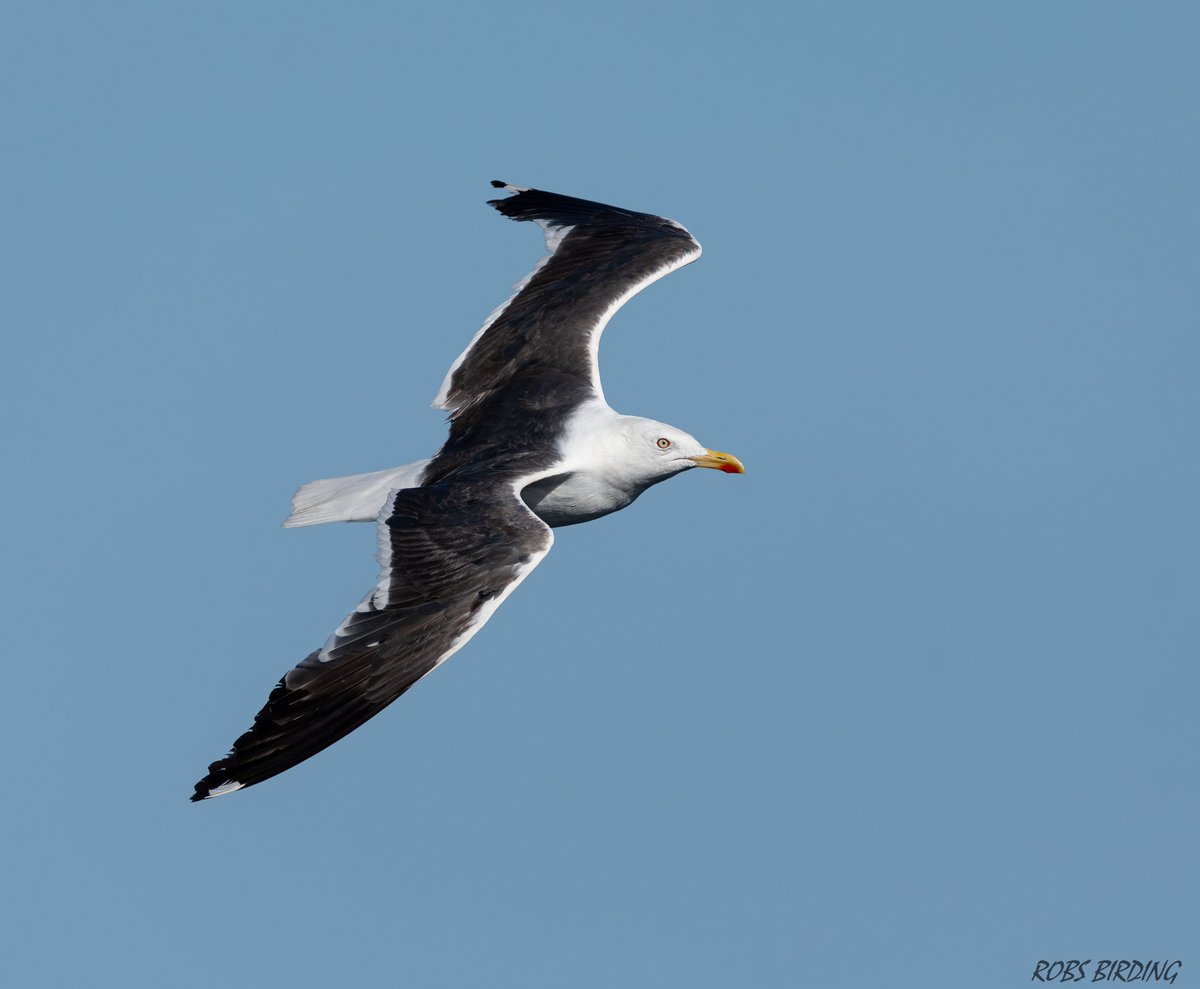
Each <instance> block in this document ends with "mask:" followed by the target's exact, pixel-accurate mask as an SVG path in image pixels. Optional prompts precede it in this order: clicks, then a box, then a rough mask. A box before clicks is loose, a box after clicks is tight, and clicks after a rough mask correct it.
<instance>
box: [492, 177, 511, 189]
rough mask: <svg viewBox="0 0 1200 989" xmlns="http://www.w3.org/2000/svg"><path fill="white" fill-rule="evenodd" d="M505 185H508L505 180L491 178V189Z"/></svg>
mask: <svg viewBox="0 0 1200 989" xmlns="http://www.w3.org/2000/svg"><path fill="white" fill-rule="evenodd" d="M506 185H508V183H507V182H501V181H500V180H499V179H492V188H493V189H503V188H504V187H505V186H506Z"/></svg>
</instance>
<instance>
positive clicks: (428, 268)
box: [0, 0, 1200, 989]
mask: <svg viewBox="0 0 1200 989" xmlns="http://www.w3.org/2000/svg"><path fill="white" fill-rule="evenodd" d="M1198 37H1200V17H1198V16H1197V14H1196V7H1195V5H1193V4H1186V3H1180V4H1116V3H1093V2H1078V3H1026V4H1011V3H1008V4H990V5H983V4H974V5H962V4H949V3H948V4H938V5H931V4H915V5H914V4H840V5H833V4H829V5H821V6H811V5H803V6H799V7H791V6H788V7H785V6H783V5H780V6H778V7H776V6H769V5H766V4H757V3H750V4H738V5H733V6H729V5H724V4H722V5H719V6H718V5H710V4H704V3H698V4H697V3H688V4H683V3H680V4H664V3H650V4H644V3H629V2H622V0H617V2H606V3H603V4H599V3H596V4H587V5H582V4H574V3H566V2H556V3H546V4H531V3H520V2H516V3H513V2H508V3H488V4H464V5H459V6H454V7H446V8H445V9H440V10H436V11H435V10H434V9H432V6H431V5H424V6H421V7H417V6H415V5H407V4H403V5H402V4H399V3H396V4H383V3H338V4H333V3H328V4H315V3H309V4H292V3H286V4H285V3H276V4H269V3H257V4H233V3H217V4H212V3H208V4H199V5H197V4H162V3H144V4H134V3H122V4H74V5H70V4H66V5H61V4H32V3H31V4H16V3H10V4H6V5H5V8H4V14H3V18H2V23H0V77H2V78H3V86H4V98H3V109H2V110H0V112H2V113H3V135H4V149H5V150H4V152H3V161H2V162H0V168H2V169H3V174H4V178H3V185H4V194H3V214H2V216H0V230H2V234H0V236H2V237H3V257H2V259H0V260H2V263H3V280H4V289H3V293H2V300H3V301H2V306H3V313H2V318H3V325H4V329H5V339H6V344H5V348H4V353H5V359H4V360H3V362H2V365H0V373H2V375H3V380H2V388H3V400H4V410H3V421H4V426H5V428H4V444H5V449H4V464H5V468H6V471H5V473H6V480H5V482H4V485H3V496H4V503H5V504H4V511H5V518H6V520H7V524H6V525H5V526H4V532H5V536H4V549H3V558H4V561H5V566H4V587H3V600H4V603H5V612H6V618H5V622H4V629H5V631H4V640H5V644H6V647H7V648H6V657H7V658H6V664H5V669H6V670H7V689H6V691H5V696H6V701H5V703H4V711H5V713H4V718H3V724H4V734H5V746H4V752H5V754H6V763H7V765H6V769H5V773H4V777H5V779H4V790H5V810H4V814H3V818H4V831H5V837H4V845H5V855H4V863H3V876H2V878H3V885H4V890H5V892H4V901H5V903H6V904H7V906H6V908H5V909H7V910H8V911H9V917H8V918H7V919H6V920H5V922H4V923H3V930H4V938H5V940H6V941H7V942H8V943H7V944H6V945H5V946H4V949H3V956H4V961H3V968H4V971H5V975H4V982H5V984H6V985H13V986H85V985H120V986H137V987H140V986H154V987H160V986H171V987H188V986H210V985H222V986H224V985H228V986H328V985H351V984H358V985H389V986H420V987H493V986H504V987H508V986H511V987H522V989H524V987H561V986H573V987H575V986H578V987H609V986H687V987H709V986H711V987H718V986H720V987H726V986H755V987H757V986H825V987H838V986H845V987H860V986H917V985H921V986H925V985H928V986H951V985H971V986H998V987H1003V986H1018V985H1026V984H1028V982H1029V978H1030V974H1031V973H1032V970H1033V967H1034V965H1035V964H1036V962H1037V961H1038V959H1042V958H1046V959H1055V958H1092V959H1100V958H1139V959H1143V958H1167V959H1174V958H1180V959H1182V960H1183V962H1184V968H1183V972H1182V975H1181V976H1180V981H1179V982H1178V983H1177V984H1180V985H1187V984H1192V983H1194V982H1195V980H1196V972H1197V969H1200V952H1197V951H1196V948H1197V946H1198V941H1200V939H1198V937H1197V934H1196V931H1197V929H1198V928H1197V922H1198V920H1200V911H1198V910H1197V871H1198V866H1200V856H1198V853H1197V833H1198V832H1200V820H1198V817H1200V802H1198V800H1197V795H1196V794H1197V787H1198V785H1200V783H1198V772H1197V770H1198V768H1200V767H1198V766H1197V750H1198V747H1200V731H1198V728H1197V695H1198V688H1200V677H1198V676H1197V672H1196V660H1197V645H1198V642H1200V617H1198V616H1200V607H1198V605H1200V563H1198V556H1200V526H1198V524H1197V506H1198V505H1200V469H1198V467H1197V463H1198V453H1200V444H1198V442H1197V424H1198V422H1200V397H1198V378H1200V340H1198V337H1197V331H1198V325H1197V323H1198V320H1197V313H1198V312H1200V298H1198V296H1200V290H1198V288H1197V284H1198V278H1197V273H1198V263H1200V247H1198V235H1197V220H1198V219H1200V217H1198V212H1200V211H1198V209H1197V196H1196V193H1197V176H1200V128H1198V126H1197V120H1198V119H1200V118H1198V112H1200V69H1198V67H1197V64H1198V63H1197V38H1198ZM494 177H498V178H501V179H506V180H508V181H510V182H515V183H518V184H525V185H535V186H540V187H544V188H548V189H552V190H556V191H561V192H566V193H571V194H575V195H581V196H586V197H590V198H597V199H601V200H604V201H608V202H614V203H617V204H620V205H623V206H628V207H632V208H635V209H642V210H650V211H653V212H659V213H663V214H665V215H667V216H671V217H674V218H676V219H678V220H680V221H681V222H683V223H685V224H686V225H687V226H688V227H689V228H690V229H691V230H692V231H694V232H695V234H696V235H697V236H698V237H699V238H700V239H701V240H702V241H703V243H704V244H705V247H706V252H705V256H704V258H703V259H702V260H701V261H700V263H698V264H696V265H695V266H693V267H691V268H688V269H687V270H685V271H683V272H680V273H679V274H676V275H674V276H672V277H671V278H670V279H668V280H667V281H665V282H662V283H660V284H658V285H656V286H654V287H653V288H652V289H651V290H650V291H649V292H647V293H646V294H645V295H644V296H642V297H640V298H638V299H636V300H635V301H634V302H633V303H632V304H631V305H630V306H629V307H628V308H627V309H626V310H625V311H623V312H622V313H621V314H620V315H619V316H618V318H617V319H616V320H615V321H614V324H613V325H612V327H611V328H610V332H609V334H608V335H607V338H606V341H605V346H604V351H603V355H602V357H603V365H604V368H605V372H606V385H607V391H608V397H609V399H610V401H611V402H612V403H613V404H614V405H615V406H617V407H618V408H620V409H623V410H625V411H629V412H637V413H643V414H647V415H652V416H654V417H656V418H661V419H665V420H668V421H670V422H673V423H676V424H678V425H679V426H681V427H683V428H685V429H688V430H689V431H691V432H694V433H695V434H696V435H697V436H699V437H700V438H701V439H702V440H703V441H705V442H706V443H708V444H709V445H711V446H714V447H717V448H719V449H727V450H731V451H733V452H735V453H737V454H739V455H740V456H742V458H743V459H744V460H745V462H746V464H747V465H748V467H749V471H750V472H749V474H748V475H747V476H745V477H725V476H722V475H719V474H713V473H709V472H699V473H693V474H690V475H688V476H686V477H684V478H681V479H678V480H675V481H673V482H672V483H670V484H668V485H664V486H662V487H660V488H657V489H655V490H654V491H652V492H650V493H649V494H648V495H647V496H646V497H645V498H644V499H643V500H642V501H641V502H639V503H638V504H637V505H636V506H634V507H633V508H632V509H631V510H629V511H627V512H625V513H623V514H621V515H619V516H615V517H613V518H610V519H607V520H604V521H601V522H598V523H596V524H593V525H590V526H584V527H581V528H577V529H573V530H566V531H563V532H561V533H560V534H559V539H558V544H557V546H556V548H555V550H554V552H553V554H552V555H551V557H550V558H549V560H548V561H547V562H546V563H545V564H544V565H543V566H542V567H541V568H540V569H539V570H538V571H537V572H536V573H535V574H534V575H533V576H532V577H531V578H530V579H529V581H528V582H527V584H526V585H525V586H524V587H523V588H521V590H520V592H519V593H517V594H516V595H514V597H513V598H512V599H511V600H510V601H509V603H508V604H506V605H505V607H504V608H503V609H502V610H501V611H500V612H499V614H498V615H497V617H496V619H495V620H494V621H493V622H492V623H491V625H489V626H488V628H487V629H486V630H485V631H484V632H483V633H482V634H481V635H480V636H479V637H478V638H477V639H475V641H473V642H472V643H471V645H470V646H469V648H468V649H467V650H465V651H464V652H463V653H462V654H461V655H460V656H458V657H457V658H455V660H454V661H453V662H452V663H450V664H448V665H447V666H446V667H445V668H444V669H443V670H441V671H439V672H438V673H437V674H436V675H435V676H433V677H431V678H430V679H429V680H428V681H426V682H424V683H422V684H421V685H419V687H417V688H416V689H415V690H413V691H412V692H411V693H410V694H409V695H408V696H406V697H405V698H403V699H402V700H401V701H400V702H399V703H398V704H397V705H396V706H395V707H394V708H392V709H390V710H388V711H387V712H386V713H385V714H384V715H382V716H381V717H379V718H378V719H376V720H375V721H373V722H372V723H370V724H369V725H367V726H366V727H365V728H364V729H362V730H360V731H359V732H357V733H355V734H354V735H353V736H352V737H351V738H349V739H347V740H346V741H344V742H342V743H339V744H338V745H337V746H335V747H334V748H333V749H331V750H329V751H327V752H326V753H324V754H322V755H320V756H318V757H317V758H315V759H313V760H312V761H310V762H309V763H307V764H305V765H303V766H302V767H300V768H298V769H296V770H293V771H292V772H289V773H288V774H286V775H285V776H283V777H281V778H279V779H277V780H274V781H272V782H270V783H268V784H264V785H263V786H261V787H258V788H256V789H254V790H251V791H248V792H246V793H243V794H238V795H236V796H233V797H229V798H226V799H223V800H220V801H216V802H213V803H209V804H205V805H202V806H192V805H189V804H188V803H187V801H186V798H187V796H188V795H189V793H190V792H191V786H192V783H193V782H194V780H195V779H197V778H198V777H199V776H200V775H201V774H202V772H203V771H204V768H205V766H206V765H207V763H208V762H209V761H210V760H212V759H214V758H216V757H218V756H220V755H221V754H222V753H223V752H224V751H225V749H226V748H227V747H228V745H229V744H230V743H231V742H232V740H233V739H234V738H235V737H236V735H237V734H238V733H240V732H241V731H242V730H243V729H244V728H245V727H247V726H248V724H249V722H250V719H251V717H252V716H253V714H254V712H255V711H256V710H257V709H258V707H259V706H260V704H261V703H262V702H263V700H264V699H265V696H266V694H267V692H268V691H269V689H270V688H271V686H272V685H273V684H274V683H275V681H276V679H277V678H278V677H279V675H280V674H281V673H283V672H284V670H286V669H287V668H288V667H289V666H291V665H292V664H293V663H294V662H296V661H297V660H298V659H300V658H301V657H302V656H304V655H305V654H306V653H307V652H308V651H309V650H310V649H311V648H313V647H314V646H316V645H318V644H319V643H320V642H321V641H323V639H324V637H325V636H326V634H327V633H328V632H329V630H330V629H331V628H332V627H333V626H334V625H335V624H336V623H337V622H338V621H339V620H340V619H341V618H342V617H343V615H344V614H345V613H346V612H347V611H348V610H349V608H350V607H351V606H353V604H354V603H355V602H356V601H357V600H358V599H359V597H360V596H361V594H362V593H363V592H364V591H365V590H366V589H367V587H368V586H370V584H371V582H372V580H373V577H374V564H373V562H372V560H371V553H372V551H373V532H372V531H371V530H370V528H368V527H351V526H331V527H326V528H322V529H315V530H305V531H296V532H293V531H285V530H283V529H281V528H279V521H280V519H281V518H282V516H283V515H284V514H285V512H286V509H287V504H288V499H289V497H290V495H291V492H292V490H293V489H294V487H295V486H296V485H297V484H299V483H302V482H304V481H307V480H310V479H311V478H314V477H320V476H328V475H331V474H338V473H349V472H356V471H365V470H374V469H378V468H382V467H386V466H390V465H392V464H395V463H399V462H402V461H404V460H409V459H415V458H417V457H420V456H425V455H427V454H429V453H430V452H432V451H433V450H434V449H435V448H436V446H437V444H438V443H439V441H440V439H441V436H442V435H443V426H442V420H441V415H440V414H439V413H436V412H433V411H431V410H430V409H429V408H428V403H429V401H430V399H431V398H432V397H433V394H434V392H435V391H436V390H437V387H438V385H439V383H440V382H441V379H442V375H443V374H444V372H445V370H446V368H447V366H448V365H449V363H450V361H451V360H452V359H453V358H454V357H455V356H456V355H457V354H458V353H459V351H460V350H461V349H462V347H463V346H464V344H465V343H466V342H467V340H469V339H470V337H471V335H472V334H473V333H474V332H475V330H476V328H477V327H478V326H479V324H480V322H481V321H482V319H483V318H484V317H485V316H486V315H487V313H488V312H489V311H490V310H491V309H492V307H493V306H494V305H496V304H497V303H498V302H499V301H501V300H502V299H503V298H504V297H505V296H506V295H507V294H508V290H509V286H510V285H511V284H512V283H513V282H514V281H516V280H517V279H518V278H520V277H521V276H522V275H523V274H524V273H525V272H526V271H527V270H528V269H529V268H530V267H531V266H532V264H533V262H534V261H535V259H536V258H537V256H538V254H539V252H540V251H541V249H542V247H541V238H540V235H539V232H538V231H537V230H536V229H535V228H533V227H532V226H524V227H522V226H517V225H515V224H512V223H509V222H506V221H504V220H503V219H501V218H500V217H498V216H497V215H495V214H494V213H493V212H492V211H491V210H489V209H488V208H487V207H486V206H484V205H483V200H484V199H485V198H487V197H488V195H489V193H490V191H491V190H489V188H488V187H487V184H486V183H487V180H488V179H491V178H494Z"/></svg>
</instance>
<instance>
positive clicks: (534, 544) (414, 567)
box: [192, 477, 554, 800]
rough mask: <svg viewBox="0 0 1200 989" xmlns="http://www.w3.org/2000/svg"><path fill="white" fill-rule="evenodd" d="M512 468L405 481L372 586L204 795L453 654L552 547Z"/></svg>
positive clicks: (209, 780) (361, 712)
mask: <svg viewBox="0 0 1200 989" xmlns="http://www.w3.org/2000/svg"><path fill="white" fill-rule="evenodd" d="M523 483H524V482H523V481H522V482H520V483H518V484H516V485H514V482H513V480H512V478H511V477H507V478H504V479H501V480H499V481H479V480H475V481H468V482H459V483H454V482H443V483H441V484H436V485H433V486H431V487H424V488H409V489H405V490H401V491H398V492H396V493H395V494H394V495H392V496H391V497H390V499H389V506H388V508H385V511H384V513H381V521H380V524H379V545H380V549H379V556H380V564H381V573H380V578H379V583H378V585H377V586H376V587H375V589H374V590H373V591H372V592H371V593H370V594H368V595H367V597H366V598H364V599H363V601H362V603H361V604H359V606H358V607H357V608H355V609H354V611H353V612H351V613H350V615H349V616H348V617H347V618H346V620H345V621H344V622H342V624H341V625H340V626H339V627H338V629H337V631H335V632H334V633H333V635H332V636H330V638H329V641H328V642H326V644H325V646H324V647H323V648H321V649H318V650H317V651H316V652H314V653H312V654H311V655H309V656H308V657H307V658H306V659H305V660H304V661H303V662H301V663H300V665H299V666H297V667H296V668H295V669H293V670H291V671H289V672H288V673H287V674H286V675H285V676H284V677H283V679H282V680H280V681H279V683H278V685H277V686H276V687H275V689H274V690H273V691H272V692H271V695H270V697H269V698H268V699H267V703H266V706H265V707H264V708H263V709H262V710H261V711H259V712H258V714H257V716H256V717H255V719H254V726H253V727H252V728H251V729H250V730H249V731H248V732H246V733H245V734H244V735H242V736H241V737H240V738H239V739H238V740H237V741H236V742H234V743H233V749H232V751H231V752H230V753H229V755H227V756H226V757H225V758H224V759H221V760H219V761H217V762H214V763H213V764H212V765H211V766H209V769H208V775H207V776H205V777H204V779H202V780H201V781H200V782H199V783H197V784H196V792H195V794H194V795H193V796H192V799H193V800H203V799H205V798H206V797H215V796H219V795H221V794H223V793H229V792H232V791H233V790H238V789H241V788H243V787H247V786H253V785H254V784H255V783H261V782H262V781H263V780H265V779H270V778H271V777H272V776H275V775H277V774H279V773H282V772H283V771H284V770H286V769H290V768H291V767H292V766H295V765H296V764H297V763H300V762H303V761H304V760H305V759H307V758H308V757H309V756H311V755H315V754H316V753H317V752H320V751H321V750H322V749H324V748H326V747H327V746H329V745H332V744H333V743H334V742H336V741H337V740H338V739H339V738H342V737H344V736H345V735H348V734H349V733H350V732H352V731H353V730H354V729H355V728H357V727H358V726H359V725H361V724H362V723H363V722H365V721H367V720H368V719H369V718H372V717H374V716H375V715H376V714H378V713H379V712H380V711H382V710H383V709H384V708H385V707H387V706H388V705H389V704H390V703H391V702H392V701H394V700H395V699H396V698H397V697H399V696H400V695H401V694H402V693H404V692H405V691H406V690H407V689H408V688H409V687H411V686H412V685H413V684H414V683H416V682H417V681H418V680H420V679H421V677H423V676H425V674H426V673H428V672H429V671H430V670H432V669H433V668H434V667H436V666H437V665H438V664H440V663H442V662H444V661H445V660H446V659H448V658H449V657H450V656H451V655H453V654H454V653H455V652H457V651H458V650H459V649H460V648H461V647H462V646H463V645H465V644H466V642H467V640H469V639H470V638H471V636H473V635H474V634H475V633H476V632H478V631H479V629H480V628H482V627H483V625H484V623H486V622H487V620H488V619H489V618H490V617H491V616H492V613H493V612H494V611H495V610H496V609H497V608H498V607H499V606H500V604H501V602H502V601H503V600H504V599H505V598H506V597H508V595H509V594H511V593H512V591H513V590H514V589H515V588H516V586H517V585H518V584H519V583H520V582H521V581H522V580H523V579H524V578H525V576H526V575H527V574H528V573H529V572H530V571H531V570H532V569H533V568H534V567H536V566H537V565H538V563H540V562H541V560H542V558H543V557H544V556H545V555H546V553H548V552H549V550H550V546H551V544H552V543H553V541H554V537H553V535H552V534H551V532H550V529H549V528H548V527H547V526H546V525H545V523H543V522H542V521H541V520H540V519H538V518H537V516H535V515H534V514H533V513H532V512H531V511H529V509H528V508H527V507H526V506H525V503H524V502H523V501H521V498H520V495H519V494H518V488H519V487H521V486H523Z"/></svg>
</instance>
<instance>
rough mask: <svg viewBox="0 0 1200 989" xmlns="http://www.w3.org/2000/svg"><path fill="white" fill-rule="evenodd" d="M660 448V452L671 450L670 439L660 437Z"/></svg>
mask: <svg viewBox="0 0 1200 989" xmlns="http://www.w3.org/2000/svg"><path fill="white" fill-rule="evenodd" d="M658 448H659V449H660V450H669V449H671V441H670V440H669V439H667V438H666V437H665V436H660V437H659V438H658Z"/></svg>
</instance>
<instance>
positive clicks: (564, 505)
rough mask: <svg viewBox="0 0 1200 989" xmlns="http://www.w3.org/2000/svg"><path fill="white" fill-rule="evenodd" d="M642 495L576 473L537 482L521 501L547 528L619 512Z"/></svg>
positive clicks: (525, 491) (524, 494)
mask: <svg viewBox="0 0 1200 989" xmlns="http://www.w3.org/2000/svg"><path fill="white" fill-rule="evenodd" d="M639 494H641V492H640V491H632V492H631V491H628V490H625V489H621V488H616V487H614V486H613V485H611V484H609V483H608V482H607V481H605V480H604V479H603V478H600V477H597V476H596V475H594V474H587V473H584V472H576V473H571V474H561V475H559V476H557V477H548V478H546V479H545V480H544V481H537V482H536V483H534V484H531V485H529V486H528V487H527V488H525V489H524V490H523V491H522V492H521V498H522V499H523V500H524V502H525V504H526V505H528V506H529V507H530V509H532V511H533V513H534V514H535V515H536V516H537V517H538V518H540V519H541V520H542V521H543V522H545V523H546V525H548V526H550V527H551V528H560V527H561V526H564V525H577V524H578V523H580V522H590V521H591V520H592V519H598V518H600V517H601V516H603V515H608V514H609V513H611V512H617V511H620V510H621V509H622V508H624V507H625V506H626V505H628V504H630V503H631V502H632V501H633V500H634V499H635V498H636V497H637V496H638V495H639Z"/></svg>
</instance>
